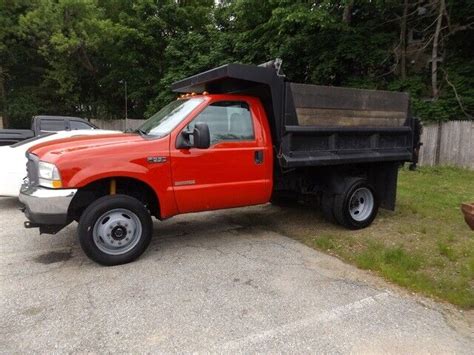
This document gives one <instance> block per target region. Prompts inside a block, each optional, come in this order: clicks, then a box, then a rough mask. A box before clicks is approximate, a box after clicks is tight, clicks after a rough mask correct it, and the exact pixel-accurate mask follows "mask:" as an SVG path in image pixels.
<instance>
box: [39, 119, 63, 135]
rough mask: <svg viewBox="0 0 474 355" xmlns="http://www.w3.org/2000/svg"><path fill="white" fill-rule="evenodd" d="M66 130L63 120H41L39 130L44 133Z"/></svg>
mask: <svg viewBox="0 0 474 355" xmlns="http://www.w3.org/2000/svg"><path fill="white" fill-rule="evenodd" d="M65 129H66V126H65V121H64V120H48V119H42V120H41V121H40V130H41V131H46V132H57V131H64V130H65Z"/></svg>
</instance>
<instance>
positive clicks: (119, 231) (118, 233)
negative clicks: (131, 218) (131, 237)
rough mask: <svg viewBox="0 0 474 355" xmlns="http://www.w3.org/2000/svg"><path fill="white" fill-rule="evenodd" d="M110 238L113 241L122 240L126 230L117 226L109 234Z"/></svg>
mask: <svg viewBox="0 0 474 355" xmlns="http://www.w3.org/2000/svg"><path fill="white" fill-rule="evenodd" d="M111 236H112V238H114V239H115V240H122V239H124V238H125V237H126V236H127V230H126V229H125V227H122V226H117V227H114V228H113V229H112V233H111Z"/></svg>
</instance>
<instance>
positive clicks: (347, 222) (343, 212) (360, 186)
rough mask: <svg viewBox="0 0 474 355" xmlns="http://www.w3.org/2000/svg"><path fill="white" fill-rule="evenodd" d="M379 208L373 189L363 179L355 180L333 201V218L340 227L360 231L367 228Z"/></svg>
mask: <svg viewBox="0 0 474 355" xmlns="http://www.w3.org/2000/svg"><path fill="white" fill-rule="evenodd" d="M378 208H379V201H378V198H377V196H376V194H375V193H374V189H373V187H372V186H371V185H370V184H369V183H368V182H367V180H365V179H357V180H355V181H354V182H353V183H352V184H350V185H349V186H348V188H347V189H346V191H344V193H342V194H338V195H336V197H335V199H334V209H333V211H334V217H335V218H336V220H337V222H338V223H339V224H341V225H342V226H344V227H346V228H349V229H361V228H365V227H367V226H369V225H370V224H371V223H372V222H373V220H374V219H375V216H376V215H377V212H378Z"/></svg>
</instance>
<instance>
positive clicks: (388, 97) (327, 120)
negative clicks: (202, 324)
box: [20, 60, 416, 265]
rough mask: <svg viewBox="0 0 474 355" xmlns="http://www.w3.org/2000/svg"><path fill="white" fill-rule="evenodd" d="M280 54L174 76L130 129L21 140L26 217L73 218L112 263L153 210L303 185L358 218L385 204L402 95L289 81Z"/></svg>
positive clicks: (405, 135)
mask: <svg viewBox="0 0 474 355" xmlns="http://www.w3.org/2000/svg"><path fill="white" fill-rule="evenodd" d="M280 65H281V62H280V61H278V60H277V61H272V62H269V63H265V64H264V65H262V66H253V65H242V64H228V65H224V66H221V67H218V68H215V69H212V70H209V71H206V72H203V73H200V74H197V75H194V76H192V77H189V78H186V79H183V80H181V81H178V82H176V83H174V84H173V85H172V89H173V90H174V91H175V92H177V93H183V95H181V97H179V98H178V99H177V100H176V101H173V102H171V103H170V104H168V105H167V106H165V107H164V108H163V109H162V110H160V111H159V112H158V113H156V114H155V115H153V116H152V117H151V118H150V119H149V120H148V121H146V122H145V123H144V124H143V126H141V128H140V129H138V130H137V131H136V132H134V133H129V134H117V135H105V136H97V137H80V138H70V139H64V140H59V141H55V142H52V143H49V142H48V143H45V144H41V145H38V146H35V147H33V148H31V149H30V150H29V152H28V153H27V157H28V164H27V171H28V176H27V178H26V179H25V183H24V185H23V186H22V189H21V195H20V201H21V202H22V203H23V204H24V212H25V214H26V217H27V218H28V221H27V222H25V227H27V228H32V227H39V230H40V233H53V234H54V233H56V232H58V231H59V230H61V229H62V228H63V227H64V226H66V225H68V224H69V223H71V222H72V221H74V220H75V221H77V222H78V223H79V224H78V235H79V241H80V244H81V246H82V248H83V250H84V252H85V253H86V254H87V255H88V256H89V257H90V258H91V259H93V260H95V261H96V262H98V263H101V264H104V265H115V264H122V263H127V262H130V261H132V260H134V259H136V258H137V257H138V256H140V255H141V254H142V253H143V252H144V250H145V249H146V248H147V246H148V244H149V242H150V239H151V237H152V230H153V228H152V219H151V216H155V217H156V218H158V219H160V220H161V219H166V218H169V217H172V216H174V215H177V214H182V213H188V212H198V211H209V210H217V209H223V208H232V207H240V206H249V205H257V204H264V203H268V202H269V201H277V200H278V199H281V198H282V197H284V196H288V195H292V196H297V195H298V196H302V195H308V196H316V197H317V198H318V199H319V201H320V203H321V210H322V212H323V214H324V215H325V216H326V218H328V219H329V220H331V221H334V222H336V223H338V224H340V225H342V226H344V227H347V228H351V229H359V228H364V227H367V226H369V225H370V224H371V223H372V221H373V220H374V218H375V216H376V214H377V211H378V208H379V206H380V207H383V208H387V209H394V206H395V196H396V186H397V175H398V169H399V166H400V165H401V163H403V162H406V161H411V160H412V159H413V151H414V144H415V143H414V142H415V140H416V139H415V130H414V127H415V120H414V119H413V118H412V117H411V115H410V110H409V98H408V96H407V95H406V94H404V93H399V92H385V91H373V90H358V89H349V88H338V87H326V86H316V85H304V84H296V83H291V82H289V81H287V80H286V78H285V76H284V75H283V74H282V73H281V68H280ZM195 93H199V94H195Z"/></svg>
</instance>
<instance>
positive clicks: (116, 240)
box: [93, 209, 142, 255]
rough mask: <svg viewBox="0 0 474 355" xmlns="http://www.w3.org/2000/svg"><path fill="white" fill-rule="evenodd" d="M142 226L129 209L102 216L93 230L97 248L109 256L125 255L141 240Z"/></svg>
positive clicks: (116, 210) (110, 212)
mask: <svg viewBox="0 0 474 355" xmlns="http://www.w3.org/2000/svg"><path fill="white" fill-rule="evenodd" d="M141 234H142V224H141V221H140V219H139V218H138V216H137V215H136V214H135V213H133V212H132V211H129V210H127V209H114V210H111V211H108V212H105V213H104V214H103V215H102V216H100V217H99V218H98V219H97V220H96V222H95V224H94V229H93V239H94V243H95V244H96V246H97V247H98V248H99V249H100V250H101V251H102V252H104V253H106V254H109V255H121V254H125V253H127V252H128V251H130V250H131V249H133V248H134V247H135V246H136V245H137V243H138V242H139V240H140V237H141Z"/></svg>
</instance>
